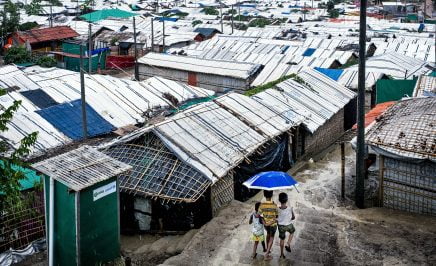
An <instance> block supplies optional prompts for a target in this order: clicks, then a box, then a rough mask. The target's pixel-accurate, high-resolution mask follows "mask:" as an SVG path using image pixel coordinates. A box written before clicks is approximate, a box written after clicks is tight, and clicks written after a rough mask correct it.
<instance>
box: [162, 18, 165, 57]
mask: <svg viewBox="0 0 436 266" xmlns="http://www.w3.org/2000/svg"><path fill="white" fill-rule="evenodd" d="M162 52H164V53H165V17H162Z"/></svg>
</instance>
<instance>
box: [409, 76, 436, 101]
mask: <svg viewBox="0 0 436 266" xmlns="http://www.w3.org/2000/svg"><path fill="white" fill-rule="evenodd" d="M413 97H436V77H432V76H420V77H419V78H418V80H417V82H416V85H415V89H414V90H413Z"/></svg>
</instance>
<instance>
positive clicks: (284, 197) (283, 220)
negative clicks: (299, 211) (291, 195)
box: [277, 193, 295, 258]
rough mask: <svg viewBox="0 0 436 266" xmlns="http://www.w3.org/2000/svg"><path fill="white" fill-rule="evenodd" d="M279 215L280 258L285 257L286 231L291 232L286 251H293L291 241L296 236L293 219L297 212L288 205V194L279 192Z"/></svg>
mask: <svg viewBox="0 0 436 266" xmlns="http://www.w3.org/2000/svg"><path fill="white" fill-rule="evenodd" d="M279 202H280V207H279V210H278V211H279V216H278V218H277V223H278V228H279V238H280V258H285V255H284V254H283V247H284V245H285V238H286V232H288V233H289V238H288V242H287V245H286V251H288V252H291V241H292V237H293V236H294V232H295V228H294V225H293V224H292V221H293V220H295V214H294V210H293V208H292V207H290V206H287V203H288V194H286V193H280V194H279Z"/></svg>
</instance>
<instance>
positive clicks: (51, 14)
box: [48, 3, 53, 28]
mask: <svg viewBox="0 0 436 266" xmlns="http://www.w3.org/2000/svg"><path fill="white" fill-rule="evenodd" d="M48 23H49V25H50V28H53V5H52V4H51V3H50V19H49V22H48Z"/></svg>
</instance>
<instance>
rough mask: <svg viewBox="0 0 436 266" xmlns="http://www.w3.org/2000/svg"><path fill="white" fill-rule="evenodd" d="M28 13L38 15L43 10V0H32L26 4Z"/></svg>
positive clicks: (25, 7) (25, 8)
mask: <svg viewBox="0 0 436 266" xmlns="http://www.w3.org/2000/svg"><path fill="white" fill-rule="evenodd" d="M24 10H25V11H26V13H27V15H38V14H40V13H41V11H42V7H41V0H32V2H31V3H30V4H28V5H25V6H24Z"/></svg>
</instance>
